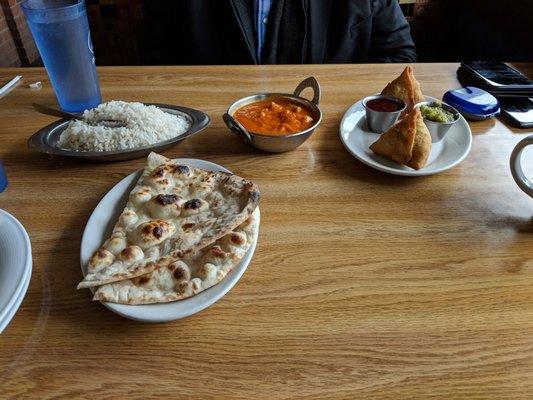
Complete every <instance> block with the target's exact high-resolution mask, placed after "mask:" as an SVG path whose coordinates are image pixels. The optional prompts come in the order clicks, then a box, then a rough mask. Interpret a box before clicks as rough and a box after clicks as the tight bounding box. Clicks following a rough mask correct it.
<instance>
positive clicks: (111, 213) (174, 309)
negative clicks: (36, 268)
mask: <svg viewBox="0 0 533 400" xmlns="http://www.w3.org/2000/svg"><path fill="white" fill-rule="evenodd" d="M259 198H260V192H259V188H258V187H257V185H256V184H255V183H253V182H252V181H249V180H247V179H245V178H241V177H239V176H237V175H234V174H232V173H231V172H230V171H228V170H227V169H225V168H224V167H222V166H220V165H217V164H214V163H211V162H208V161H203V160H196V159H172V160H171V159H168V158H166V157H163V156H161V155H159V154H156V153H151V154H150V155H149V156H148V159H147V164H146V167H145V168H144V169H143V170H140V171H136V172H134V173H132V174H130V175H128V176H127V177H125V178H124V179H122V180H121V181H120V182H119V183H117V184H116V185H115V186H114V187H113V188H112V189H111V190H110V191H109V192H108V193H107V194H106V195H105V196H104V197H103V198H102V200H101V201H100V203H99V204H98V205H97V207H96V208H95V210H94V211H93V213H92V215H91V216H90V218H89V220H88V222H87V226H86V228H85V231H84V233H83V237H82V243H81V253H80V261H81V266H82V273H83V277H84V278H83V280H82V281H81V282H80V283H79V284H78V289H83V288H88V289H91V291H92V292H93V300H96V301H100V302H102V304H104V305H105V306H106V307H107V308H109V309H110V310H111V311H113V312H115V313H117V314H119V315H121V316H123V317H126V318H130V319H133V320H137V321H143V322H167V321H172V320H176V319H180V318H184V317H187V316H189V315H192V314H195V313H197V312H199V311H201V310H203V309H205V308H207V307H209V306H210V305H212V304H213V303H215V302H216V301H218V300H219V299H220V298H222V297H223V296H224V295H225V294H226V293H227V292H228V291H229V290H230V289H231V288H232V287H233V286H234V285H235V284H236V283H237V281H238V280H239V279H240V277H241V276H242V274H243V273H244V271H245V270H246V268H247V267H248V264H249V263H250V260H251V258H252V256H253V253H254V251H255V246H256V243H257V236H258V233H259V221H260V213H259V208H258V203H259Z"/></svg>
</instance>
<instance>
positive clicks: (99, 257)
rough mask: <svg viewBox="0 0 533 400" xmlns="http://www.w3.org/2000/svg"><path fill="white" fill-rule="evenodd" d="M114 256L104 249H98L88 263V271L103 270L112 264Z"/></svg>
mask: <svg viewBox="0 0 533 400" xmlns="http://www.w3.org/2000/svg"><path fill="white" fill-rule="evenodd" d="M114 259H115V256H114V255H113V254H112V253H111V252H110V251H108V250H106V249H98V250H96V251H95V253H94V254H93V256H92V257H91V260H90V261H89V269H97V268H104V267H107V266H109V265H111V263H112V262H113V260H114Z"/></svg>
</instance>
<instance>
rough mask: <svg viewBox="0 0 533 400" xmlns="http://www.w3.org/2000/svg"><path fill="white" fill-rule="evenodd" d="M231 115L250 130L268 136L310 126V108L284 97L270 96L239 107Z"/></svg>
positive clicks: (311, 120)
mask: <svg viewBox="0 0 533 400" xmlns="http://www.w3.org/2000/svg"><path fill="white" fill-rule="evenodd" d="M233 117H234V118H235V119H236V120H237V121H239V122H240V123H241V125H242V126H243V127H244V128H245V129H246V130H248V131H250V132H255V133H262V134H264V135H270V136H281V135H288V134H291V133H296V132H301V131H305V130H306V129H308V128H310V127H311V126H312V125H313V123H314V119H313V116H312V113H311V111H310V110H308V109H307V108H305V107H304V106H302V105H300V104H298V103H296V102H292V101H290V100H289V99H284V98H270V99H266V100H261V101H257V102H255V103H251V104H248V105H246V106H244V107H241V108H239V109H238V110H237V111H235V114H233Z"/></svg>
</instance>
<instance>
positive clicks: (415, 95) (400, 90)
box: [381, 66, 425, 115]
mask: <svg viewBox="0 0 533 400" xmlns="http://www.w3.org/2000/svg"><path fill="white" fill-rule="evenodd" d="M381 94H383V95H387V96H394V97H398V98H399V99H402V100H403V101H404V102H405V103H406V104H407V108H406V109H405V111H404V112H403V114H404V115H405V114H407V113H408V112H409V111H411V110H412V109H413V108H414V106H415V104H418V103H420V102H422V101H424V100H425V99H424V95H423V94H422V90H420V83H418V81H417V80H416V78H415V76H414V74H413V68H411V67H410V66H408V67H406V68H405V69H404V70H403V72H402V74H401V75H400V76H399V77H398V78H396V79H395V80H393V81H392V82H390V83H389V84H388V85H387V86H385V89H383V91H382V92H381Z"/></svg>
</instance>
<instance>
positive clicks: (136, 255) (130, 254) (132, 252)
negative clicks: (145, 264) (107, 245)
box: [118, 245, 144, 263]
mask: <svg viewBox="0 0 533 400" xmlns="http://www.w3.org/2000/svg"><path fill="white" fill-rule="evenodd" d="M143 257H144V252H143V251H142V249H141V248H140V247H139V246H135V245H133V246H127V247H125V248H124V250H122V251H121V252H120V253H119V255H118V258H120V259H121V260H122V261H124V262H126V263H132V262H135V261H140V260H142V258H143Z"/></svg>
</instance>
